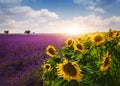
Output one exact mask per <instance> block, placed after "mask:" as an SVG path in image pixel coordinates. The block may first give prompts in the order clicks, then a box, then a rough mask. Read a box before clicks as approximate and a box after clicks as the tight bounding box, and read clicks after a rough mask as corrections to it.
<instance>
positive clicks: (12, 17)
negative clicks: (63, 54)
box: [0, 0, 120, 33]
mask: <svg viewBox="0 0 120 86" xmlns="http://www.w3.org/2000/svg"><path fill="white" fill-rule="evenodd" d="M109 29H116V30H120V0H0V33H3V32H4V31H5V30H9V32H10V33H24V31H25V30H30V31H31V32H35V33H83V32H95V31H108V30H109Z"/></svg>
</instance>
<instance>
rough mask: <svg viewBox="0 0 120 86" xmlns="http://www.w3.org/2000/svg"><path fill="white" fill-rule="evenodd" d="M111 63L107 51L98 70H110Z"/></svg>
mask: <svg viewBox="0 0 120 86" xmlns="http://www.w3.org/2000/svg"><path fill="white" fill-rule="evenodd" d="M111 61H112V58H111V55H109V52H108V51H107V53H106V55H105V56H104V57H103V59H102V62H101V66H100V70H101V71H106V70H108V69H109V68H110V65H111Z"/></svg>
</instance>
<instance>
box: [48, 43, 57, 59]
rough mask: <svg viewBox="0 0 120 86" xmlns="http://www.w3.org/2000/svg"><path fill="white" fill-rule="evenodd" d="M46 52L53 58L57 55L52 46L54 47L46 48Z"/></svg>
mask: <svg viewBox="0 0 120 86" xmlns="http://www.w3.org/2000/svg"><path fill="white" fill-rule="evenodd" d="M46 51H47V52H46V54H47V55H49V56H50V57H52V58H54V57H55V56H56V55H57V51H56V49H55V47H54V46H52V45H49V46H48V47H47V48H46Z"/></svg>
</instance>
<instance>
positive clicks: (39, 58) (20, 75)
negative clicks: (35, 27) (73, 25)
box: [0, 34, 67, 86]
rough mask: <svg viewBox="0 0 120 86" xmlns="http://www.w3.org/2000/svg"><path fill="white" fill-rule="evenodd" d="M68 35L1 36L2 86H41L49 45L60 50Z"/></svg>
mask: <svg viewBox="0 0 120 86" xmlns="http://www.w3.org/2000/svg"><path fill="white" fill-rule="evenodd" d="M66 38H67V35H63V34H39V35H35V34H34V35H22V34H19V35H18V34H9V35H3V34H1V35H0V86H1V85H2V86H36V85H37V86H39V85H40V84H41V80H40V77H41V72H40V71H41V69H40V66H41V64H42V62H43V61H44V60H45V59H46V58H47V56H46V54H45V48H46V46H48V45H49V44H53V45H55V46H56V47H57V48H60V47H61V46H63V45H64V43H63V41H64V40H65V39H66Z"/></svg>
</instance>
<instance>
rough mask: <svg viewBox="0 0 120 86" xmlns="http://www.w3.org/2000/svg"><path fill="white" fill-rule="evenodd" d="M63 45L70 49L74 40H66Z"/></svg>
mask: <svg viewBox="0 0 120 86" xmlns="http://www.w3.org/2000/svg"><path fill="white" fill-rule="evenodd" d="M65 43H66V46H67V47H71V46H72V45H73V43H74V39H73V38H68V39H67V40H66V42H65Z"/></svg>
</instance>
